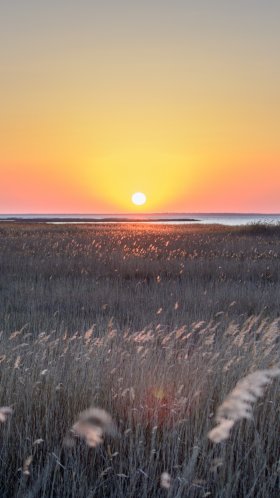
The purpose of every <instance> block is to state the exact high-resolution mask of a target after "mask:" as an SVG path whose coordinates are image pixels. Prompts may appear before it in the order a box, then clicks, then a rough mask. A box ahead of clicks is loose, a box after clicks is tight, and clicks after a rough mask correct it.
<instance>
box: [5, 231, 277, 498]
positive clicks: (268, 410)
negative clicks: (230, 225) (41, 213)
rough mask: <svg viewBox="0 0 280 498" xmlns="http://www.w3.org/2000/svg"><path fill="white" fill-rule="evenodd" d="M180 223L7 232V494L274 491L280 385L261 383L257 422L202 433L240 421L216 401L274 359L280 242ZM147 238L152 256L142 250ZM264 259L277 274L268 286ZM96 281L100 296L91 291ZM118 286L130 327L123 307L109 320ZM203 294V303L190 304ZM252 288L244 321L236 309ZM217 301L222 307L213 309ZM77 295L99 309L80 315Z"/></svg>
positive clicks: (271, 366)
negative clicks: (215, 434)
mask: <svg viewBox="0 0 280 498" xmlns="http://www.w3.org/2000/svg"><path fill="white" fill-rule="evenodd" d="M99 230H100V232H99ZM188 230H189V231H188ZM188 230H185V231H184V230H183V229H180V230H176V229H175V230H174V231H172V230H171V229H170V228H168V229H165V228H161V229H157V230H156V231H155V233H154V232H152V231H149V230H148V232H147V231H146V230H144V229H141V228H140V227H136V228H133V229H131V227H129V228H126V227H123V228H119V227H116V228H114V229H113V230H112V228H106V227H100V228H98V229H97V228H96V227H94V229H92V231H91V228H90V227H87V228H86V229H85V228H82V229H77V228H75V229H74V228H67V229H65V233H64V228H61V227H59V228H56V227H53V228H51V227H50V228H46V227H36V228H34V227H32V228H29V227H19V226H18V227H8V226H7V227H6V228H2V234H3V232H5V231H6V233H5V237H4V238H3V237H2V238H1V270H2V272H1V285H2V288H1V294H2V296H1V297H2V300H1V301H2V304H1V306H2V317H3V318H2V324H3V327H2V328H3V331H2V334H1V340H0V346H1V353H0V362H1V363H0V375H1V391H0V406H2V407H6V411H5V410H4V412H3V414H2V416H3V417H4V419H5V420H2V418H1V416H0V422H1V421H2V423H1V424H0V443H1V444H0V462H1V470H0V496H1V497H2V496H3V497H24V498H25V497H28V498H29V497H30V498H31V497H59V498H66V497H77V496H79V497H104V496H105V497H107V496H108V497H146V498H150V497H151V498H153V497H161V496H163V497H164V496H168V497H176V498H177V497H178V498H179V497H180V498H183V497H206V496H215V497H240V496H242V497H243V496H244V497H266V496H269V497H272V498H274V497H277V496H279V492H280V467H279V465H280V449H279V431H280V417H279V415H280V404H279V401H280V399H279V398H280V396H279V392H280V391H279V379H277V378H276V377H275V378H274V379H273V380H272V379H271V383H268V382H266V384H268V385H266V388H265V389H264V383H263V384H261V385H262V388H263V392H261V393H260V394H262V395H263V396H262V397H260V398H259V397H258V396H255V398H254V401H255V404H254V408H253V410H252V412H250V415H252V420H246V419H245V420H243V419H242V417H239V418H240V419H241V420H237V419H236V420H235V424H234V425H233V424H232V427H231V431H230V434H229V438H228V439H226V440H224V441H222V442H221V443H217V444H215V443H213V442H212V441H211V440H210V439H209V437H208V435H209V433H210V435H211V431H212V430H213V429H214V427H215V423H216V422H215V417H216V416H217V417H218V419H217V421H219V415H220V416H221V413H222V415H223V417H226V418H227V419H230V417H232V416H233V415H232V412H225V409H224V408H223V409H222V408H220V411H219V406H220V407H221V406H222V407H223V402H224V403H225V402H226V403H228V400H231V399H232V396H233V397H235V399H236V391H235V390H236V389H237V387H236V384H237V382H238V381H240V380H241V379H242V378H244V377H246V376H248V375H250V374H253V373H254V372H256V371H260V370H267V371H268V372H272V369H275V368H277V365H278V364H279V331H280V321H279V317H277V303H278V299H279V297H278V295H277V294H276V290H277V289H278V285H279V280H278V272H279V268H278V266H277V264H278V262H279V259H278V258H279V252H278V251H279V240H278V238H277V237H276V238H271V237H269V238H268V239H258V238H257V239H256V238H252V235H248V234H247V233H245V234H244V233H243V234H242V235H240V234H234V233H232V234H231V233H229V232H228V231H227V230H221V229H217V231H216V232H215V230H214V231H211V230H208V229H207V228H206V229H204V230H205V231H202V230H201V229H197V230H198V231H196V229H194V230H193V231H192V232H191V231H190V229H188ZM92 237H93V238H95V239H96V238H97V241H100V242H98V244H99V243H100V244H101V241H103V244H101V248H100V249H98V250H97V251H96V252H95V250H94V251H93V250H89V249H88V251H87V250H86V247H88V244H89V241H91V244H92ZM98 237H99V238H98ZM121 237H124V238H123V239H122V238H121ZM70 238H71V241H69V239H70ZM119 240H120V241H121V242H120V244H119V245H118V241H119ZM128 240H129V248H130V250H129V249H127V250H126V249H125V247H124V246H125V245H127V243H128ZM135 240H136V245H134V242H135ZM151 240H154V245H155V248H157V246H158V248H157V249H155V250H154V251H152V253H151V251H147V250H144V249H143V247H144V248H145V247H146V245H147V244H150V243H151ZM168 241H169V244H168V245H166V243H167V242H168ZM69 244H70V245H69ZM106 244H107V245H106ZM169 246H171V247H170V249H168V247H169ZM93 247H94V246H93ZM106 247H108V249H106ZM187 247H188V251H187V249H186V248H187ZM75 248H76V249H75ZM134 248H135V250H136V249H138V250H140V251H141V248H142V249H143V252H142V253H141V256H135V255H134V253H133V251H134ZM230 248H232V250H231V252H230ZM241 248H242V249H241ZM75 251H77V252H75ZM189 251H191V252H189ZM195 251H200V252H199V253H198V254H199V255H198V256H197V255H196V253H195ZM154 252H155V254H154ZM185 252H187V254H188V255H187V256H186V254H185ZM183 254H184V256H183ZM232 254H234V255H235V256H232ZM156 255H157V256H156ZM237 255H238V256H237ZM121 256H122V258H123V256H126V257H127V260H126V259H125V260H123V259H122V258H121ZM173 256H174V258H173ZM135 258H136V259H135ZM242 258H243V259H242ZM232 259H233V260H234V261H235V264H236V271H240V272H241V269H242V271H243V274H244V276H243V277H242V278H243V280H241V282H240V284H239V285H240V287H241V288H246V292H244V294H243V295H242V299H241V296H240V294H239V292H234V291H233V290H232V289H231V284H233V282H234V280H233V274H234V272H233V268H232V265H233V262H232ZM268 259H269V266H270V270H269V271H270V273H271V275H272V276H273V278H272V279H271V277H269V278H267V277H266V278H265V279H264V278H263V277H262V273H263V271H264V266H265V265H266V267H267V266H268ZM71 261H72V264H73V273H72V270H71V268H72V267H71ZM122 261H123V262H122ZM182 261H185V265H186V266H185V268H184V270H183V272H182V273H180V271H181V270H180V271H178V273H176V269H177V270H178V268H180V265H181V264H182ZM254 261H255V262H254ZM211 262H212V265H213V266H211ZM221 262H222V265H221ZM242 262H243V263H242ZM227 263H228V265H227ZM136 264H137V266H135V265H136ZM192 264H193V266H192ZM242 265H243V266H242ZM247 265H248V270H249V272H248V273H247V272H246V270H247ZM217 266H222V270H223V273H224V275H225V277H223V278H221V279H217V275H219V274H220V269H219V268H217ZM233 266H234V265H233ZM207 267H209V268H213V269H214V270H213V271H214V276H211V274H210V273H209V275H210V277H209V279H208V280H205V272H206V270H207ZM81 269H83V271H82V272H81ZM116 269H117V272H115V270H116ZM136 269H138V271H137V272H136ZM195 270H197V275H196V273H195ZM85 271H86V272H88V273H85ZM267 271H268V270H267ZM139 272H141V274H140V275H139ZM143 272H144V273H143ZM166 272H168V273H166ZM209 272H210V270H209ZM116 273H117V275H116ZM106 275H107V276H106ZM127 275H130V277H131V278H128V279H127V278H126V276H127ZM248 275H250V277H249V278H248V279H247V276H248ZM51 276H52V278H51V279H50V277H51ZM151 276H152V277H151ZM148 277H149V278H151V280H150V281H148V280H147V281H145V279H148ZM158 277H159V279H158ZM106 278H107V279H108V281H107V283H106V285H108V286H109V288H111V294H112V295H111V294H110V293H109V291H108V294H107V301H105V300H104V294H102V292H104V286H103V285H104V282H106ZM95 279H96V280H97V281H99V282H102V284H101V283H100V292H101V296H100V295H99V293H98V291H97V290H96V291H95V294H93V295H94V298H93V295H92V294H91V297H90V298H89V296H88V294H87V292H88V289H89V281H90V280H91V281H92V286H94V285H95ZM98 279H100V280H98ZM93 280H94V283H93ZM173 280H174V281H175V282H174V281H173ZM139 282H140V283H139ZM143 282H144V283H143ZM242 282H244V283H242ZM251 284H252V285H251ZM219 285H220V286H221V290H219ZM126 286H128V289H127V294H126V296H127V298H128V301H127V308H128V310H129V311H130V312H131V313H132V312H133V309H135V321H133V317H132V318H131V319H130V320H128V319H127V315H125V316H123V315H122V313H123V312H124V308H123V307H122V306H120V307H119V308H115V310H117V309H118V313H112V309H113V308H114V305H113V303H115V302H117V300H118V299H119V300H122V298H123V296H122V290H124V289H125V288H126ZM141 286H142V287H141ZM32 287H33V288H34V290H33V291H32V290H31V289H32ZM139 287H140V288H141V292H139V294H137V289H138V288H139ZM135 288H136V291H135V294H133V293H132V289H135ZM188 288H189V292H190V293H192V296H193V301H194V302H193V303H192V301H191V299H190V300H188V299H186V301H187V303H186V302H185V301H184V296H185V292H186V291H187V289H188ZM201 288H203V289H204V290H203V295H204V296H207V297H206V298H205V300H203V299H202V301H201V302H195V300H196V299H198V298H199V297H201V293H200V292H201ZM250 289H251V290H252V300H253V301H254V297H255V299H256V296H257V298H258V300H257V299H256V301H255V304H254V311H256V312H258V313H256V314H255V315H252V316H249V315H250V310H249V309H248V310H247V312H245V311H243V314H240V311H241V309H242V310H243V306H244V309H246V308H245V304H246V303H247V304H248V302H249V300H250ZM117 291H118V294H117V295H114V293H116V292H117ZM129 291H130V294H129ZM205 291H206V294H204V292H205ZM37 292H38V294H37ZM226 292H228V293H229V296H228V297H227V296H226V295H225V296H223V299H222V294H223V293H224V294H226ZM254 292H255V295H254ZM67 293H70V297H69V298H68V297H67ZM171 294H172V295H171ZM8 296H9V297H8ZM59 296H60V298H61V300H60V301H59V300H58V302H57V299H58V298H59ZM210 296H211V299H213V298H214V300H216V299H218V298H219V297H220V298H221V299H220V302H218V303H217V305H216V306H215V307H214V308H213V307H211V306H210V305H208V306H207V303H208V299H210ZM82 297H83V298H84V302H85V304H86V306H89V302H91V303H93V302H94V299H95V300H97V301H98V303H99V304H100V306H99V307H97V306H96V307H94V305H93V312H92V314H90V313H89V314H87V313H88V311H87V312H86V313H84V314H82V313H81V314H79V313H78V310H79V306H80V300H81V302H82ZM261 297H262V299H260V298H261ZM140 298H142V299H143V301H144V302H143V304H142V305H143V308H141V313H142V314H143V316H141V319H140V313H139V310H137V306H138V305H139V302H140V301H141V299H140ZM239 299H241V300H242V304H240V303H238V300H239ZM243 300H244V301H243ZM75 301H78V306H77V307H75ZM234 301H235V303H234ZM12 303H13V304H12ZM191 304H192V308H191ZM105 305H107V307H105V308H102V307H104V306H105ZM204 305H205V306H206V310H204V309H203V306H204ZM13 306H15V308H13ZM71 307H72V309H71ZM240 307H241V309H240ZM19 308H20V310H21V312H22V313H21V314H20V313H19ZM108 308H109V309H108ZM145 308H146V309H145ZM161 308H162V309H161ZM278 309H279V308H278ZM67 310H68V312H69V317H68V322H67V317H66V311H67ZM218 310H219V312H218ZM152 311H153V313H152ZM32 313H34V314H35V317H36V319H32ZM54 314H55V316H53V315H54ZM77 314H78V316H77ZM112 315H114V316H115V318H113V319H112V318H111V319H110V316H112ZM199 315H200V316H199ZM27 316H29V317H30V321H29V322H28V320H26V318H27ZM196 316H197V317H198V316H199V320H192V319H193V318H194V317H196ZM89 317H91V318H95V320H92V321H90V318H89ZM205 317H207V320H205ZM145 319H146V324H145V325H143V323H144V321H145ZM191 320H192V322H191ZM27 322H28V323H27ZM15 323H17V324H18V327H17V328H12V326H14V324H15ZM78 323H80V327H76V325H77V324H78ZM88 324H90V326H89V327H88V328H87V329H86V326H87V325H88ZM263 375H265V374H263ZM266 375H267V376H268V377H269V374H266ZM268 377H267V379H266V380H267V381H268V380H269V379H268ZM249 378H250V379H251V378H252V377H249ZM247 382H248V381H247ZM243 386H244V384H243ZM246 386H248V383H247V384H246ZM239 388H240V384H239ZM250 392H251V391H250V390H249V394H250ZM256 392H257V391H255V393H256ZM234 393H235V394H234ZM249 397H250V396H249ZM250 399H251V398H250ZM248 401H249V399H248ZM251 401H253V400H252V399H251ZM224 406H225V405H224ZM91 407H92V408H94V407H95V408H99V410H96V409H95V410H94V411H92V410H90V411H87V410H88V409H89V408H91ZM103 410H105V412H104V411H103ZM221 410H222V411H221ZM245 413H246V411H245ZM0 415H1V410H0Z"/></svg>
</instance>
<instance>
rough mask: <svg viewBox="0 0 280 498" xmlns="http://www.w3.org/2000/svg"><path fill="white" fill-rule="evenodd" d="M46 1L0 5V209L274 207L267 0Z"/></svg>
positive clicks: (272, 33) (273, 57)
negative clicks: (139, 195) (137, 201)
mask: <svg viewBox="0 0 280 498" xmlns="http://www.w3.org/2000/svg"><path fill="white" fill-rule="evenodd" d="M14 3H16V4H17V8H15V5H14ZM52 3H53V2H45V3H44V2H36V1H35V0H30V2H28V4H30V6H29V7H30V8H27V7H26V5H25V2H22V1H20V0H15V2H6V3H5V6H3V11H4V12H3V16H1V19H3V22H2V25H1V37H2V40H3V41H2V44H0V59H1V68H2V70H1V93H0V108H1V114H0V179H1V180H0V213H1V212H3V213H4V212H7V213H12V212H14V213H15V212H19V213H20V212H22V213H23V212H29V213H30V212H33V213H34V212H42V213H43V212H45V213H50V212H52V213H58V212H61V213H63V212H64V213H127V212H133V210H135V206H133V204H132V202H131V194H132V193H133V192H145V195H146V196H147V202H146V203H145V204H143V205H142V206H140V207H138V208H137V209H138V211H139V212H141V213H146V212H165V213H166V212H189V213H194V212H206V211H212V212H219V211H220V212H226V211H227V212H232V211H234V212H237V211H239V212H240V211H243V212H246V211H249V212H250V211H251V212H279V211H280V196H279V191H280V147H279V143H280V142H279V129H280V113H279V107H280V93H279V87H280V66H279V63H278V59H279V54H278V50H277V49H278V46H279V43H280V31H279V26H278V24H279V23H278V22H277V21H278V19H279V15H280V3H279V2H271V5H270V7H269V8H268V7H267V5H266V4H265V3H262V2H256V3H257V4H258V5H257V6H256V8H255V9H254V15H253V16H252V11H251V5H250V2H241V0H238V1H236V2H222V1H221V0H220V1H219V2H218V1H216V0H215V1H213V2H202V1H200V0H198V1H197V2H181V1H179V0H178V1H177V2H176V1H175V2H162V1H161V2H160V0H155V1H154V2H151V1H148V0H142V1H141V2H128V0H120V1H119V2H116V1H115V0H108V1H106V2H89V1H87V0H81V2H73V1H68V2H66V0H61V2H58V3H57V4H56V8H55V10H54V8H53V5H52ZM216 3H217V4H219V8H215V6H214V5H215V4H216ZM199 4H201V6H199ZM247 4H248V5H247ZM202 5H203V8H202ZM0 23H1V21H0ZM260 26H261V27H262V29H261V30H260ZM143 33H145V37H143Z"/></svg>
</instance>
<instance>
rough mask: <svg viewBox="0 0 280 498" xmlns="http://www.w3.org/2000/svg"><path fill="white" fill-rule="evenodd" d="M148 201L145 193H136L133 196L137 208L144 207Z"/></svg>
mask: <svg viewBox="0 0 280 498" xmlns="http://www.w3.org/2000/svg"><path fill="white" fill-rule="evenodd" d="M146 200H147V198H146V196H145V194H143V192H135V194H133V196H132V202H133V204H135V205H136V206H143V204H145V203H146Z"/></svg>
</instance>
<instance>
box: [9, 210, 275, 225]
mask: <svg viewBox="0 0 280 498" xmlns="http://www.w3.org/2000/svg"><path fill="white" fill-rule="evenodd" d="M9 219H13V220H24V221H36V220H38V221H41V222H46V223H83V222H84V221H87V222H90V220H92V221H93V222H95V223H96V222H99V223H103V222H108V220H110V223H119V222H120V220H124V219H125V220H127V221H131V222H133V221H134V220H135V219H137V220H139V219H141V220H143V221H148V220H149V221H150V222H151V223H167V224H189V223H194V221H187V220H188V219H192V220H196V221H195V222H198V223H204V224H216V223H218V224H221V225H231V226H237V225H247V224H250V223H257V222H261V223H280V214H240V213H239V214H227V213H225V214H223V213H176V214H170V213H160V214H145V215H142V214H141V215H140V214H139V215H137V214H134V215H132V214H16V215H15V214H10V215H9V214H5V215H4V214H3V215H0V220H2V221H7V220H9ZM163 219H164V221H160V220H163Z"/></svg>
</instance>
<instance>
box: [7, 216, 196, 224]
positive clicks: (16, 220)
mask: <svg viewBox="0 0 280 498" xmlns="http://www.w3.org/2000/svg"><path fill="white" fill-rule="evenodd" d="M1 221H12V222H14V223H152V222H155V223H157V222H158V223H164V222H170V221H172V222H181V221H182V222H193V223H198V222H200V221H201V220H198V219H195V218H173V219H172V220H171V219H170V218H135V219H132V218H113V217H111V218H77V217H73V218H68V217H67V218H60V217H54V218H50V217H48V218H45V217H41V218H37V217H36V218H24V217H23V218H19V217H9V218H5V219H1Z"/></svg>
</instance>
